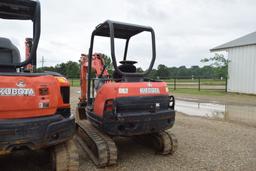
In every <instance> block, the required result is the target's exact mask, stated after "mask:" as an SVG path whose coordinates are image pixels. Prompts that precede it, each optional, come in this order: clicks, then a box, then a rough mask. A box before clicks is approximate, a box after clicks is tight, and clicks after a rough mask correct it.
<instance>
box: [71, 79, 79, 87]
mask: <svg viewBox="0 0 256 171" xmlns="http://www.w3.org/2000/svg"><path fill="white" fill-rule="evenodd" d="M69 82H70V85H71V87H80V79H69Z"/></svg>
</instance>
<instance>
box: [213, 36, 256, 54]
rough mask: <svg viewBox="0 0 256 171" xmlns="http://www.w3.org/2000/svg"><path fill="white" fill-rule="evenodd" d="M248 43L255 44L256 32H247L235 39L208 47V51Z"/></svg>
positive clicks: (246, 44)
mask: <svg viewBox="0 0 256 171" xmlns="http://www.w3.org/2000/svg"><path fill="white" fill-rule="evenodd" d="M248 45H256V32H253V33H250V34H247V35H245V36H243V37H240V38H238V39H235V40H232V41H230V42H227V43H225V44H222V45H220V46H217V47H214V48H212V49H210V51H211V52H214V51H220V50H226V49H229V48H234V47H241V46H248Z"/></svg>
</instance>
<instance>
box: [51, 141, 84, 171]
mask: <svg viewBox="0 0 256 171" xmlns="http://www.w3.org/2000/svg"><path fill="white" fill-rule="evenodd" d="M51 154H52V167H53V168H52V170H56V171H77V170H78V168H79V156H78V151H77V148H76V145H75V143H74V141H73V140H69V141H67V142H64V143H62V144H58V145H56V146H54V147H52V149H51Z"/></svg>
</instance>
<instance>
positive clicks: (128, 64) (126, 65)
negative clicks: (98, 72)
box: [113, 61, 137, 81]
mask: <svg viewBox="0 0 256 171" xmlns="http://www.w3.org/2000/svg"><path fill="white" fill-rule="evenodd" d="M120 63H121V65H119V66H118V68H119V69H120V71H122V72H128V73H135V72H136V70H137V69H136V66H134V64H136V63H137V62H136V61H120ZM113 78H114V80H115V81H121V79H122V75H121V74H119V73H118V72H117V71H116V70H115V71H114V72H113Z"/></svg>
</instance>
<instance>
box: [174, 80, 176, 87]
mask: <svg viewBox="0 0 256 171" xmlns="http://www.w3.org/2000/svg"><path fill="white" fill-rule="evenodd" d="M174 90H176V77H175V78H174Z"/></svg>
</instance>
